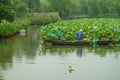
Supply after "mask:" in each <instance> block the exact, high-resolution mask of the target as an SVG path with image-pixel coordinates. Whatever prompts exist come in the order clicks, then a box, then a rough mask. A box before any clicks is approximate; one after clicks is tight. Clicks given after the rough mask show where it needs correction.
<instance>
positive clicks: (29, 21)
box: [0, 13, 61, 39]
mask: <svg viewBox="0 0 120 80" xmlns="http://www.w3.org/2000/svg"><path fill="white" fill-rule="evenodd" d="M29 15H30V17H27V18H17V19H16V20H15V21H13V22H8V21H6V20H4V19H3V20H1V22H0V39H6V38H9V37H12V36H15V35H16V34H19V32H20V30H21V29H25V30H27V27H29V26H31V25H46V24H49V23H54V22H56V21H58V20H61V19H60V17H59V15H58V13H45V14H44V13H41V14H39V13H32V14H31V13H30V14H29Z"/></svg>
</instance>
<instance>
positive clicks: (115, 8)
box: [0, 0, 120, 19]
mask: <svg viewBox="0 0 120 80" xmlns="http://www.w3.org/2000/svg"><path fill="white" fill-rule="evenodd" d="M3 1H5V3H4V6H5V5H7V2H6V1H9V0H3ZM11 1H12V3H13V7H14V11H15V13H16V16H18V17H24V16H25V15H27V13H36V12H37V13H38V12H58V13H59V14H60V16H61V17H62V18H63V19H71V18H75V17H77V18H79V17H119V16H120V0H104V1H103V0H11ZM0 6H1V5H0ZM9 7H10V6H9ZM10 8H11V7H10Z"/></svg>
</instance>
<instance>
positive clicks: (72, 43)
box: [44, 40, 113, 45]
mask: <svg viewBox="0 0 120 80" xmlns="http://www.w3.org/2000/svg"><path fill="white" fill-rule="evenodd" d="M112 42H113V41H112V40H100V41H97V42H96V43H97V44H98V45H109V44H110V43H112ZM44 43H51V44H52V45H90V43H92V41H84V40H82V41H80V40H77V41H75V42H71V41H62V40H45V41H44Z"/></svg>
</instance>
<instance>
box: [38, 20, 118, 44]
mask: <svg viewBox="0 0 120 80" xmlns="http://www.w3.org/2000/svg"><path fill="white" fill-rule="evenodd" d="M81 29H82V31H83V40H87V41H93V42H95V41H98V40H114V41H120V19H105V18H101V19H87V18H86V19H74V20H68V21H58V22H56V23H52V24H49V25H46V26H42V27H41V28H40V34H41V38H42V39H43V40H46V39H47V40H66V41H76V40H77V36H76V33H77V32H78V31H79V30H81Z"/></svg>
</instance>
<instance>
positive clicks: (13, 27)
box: [0, 20, 30, 38]
mask: <svg viewBox="0 0 120 80" xmlns="http://www.w3.org/2000/svg"><path fill="white" fill-rule="evenodd" d="M29 24H30V22H29V21H14V22H12V23H10V22H8V21H6V20H3V21H2V22H1V23H0V38H6V37H9V36H13V35H15V34H17V33H19V30H20V29H26V28H27V27H28V26H29Z"/></svg>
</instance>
